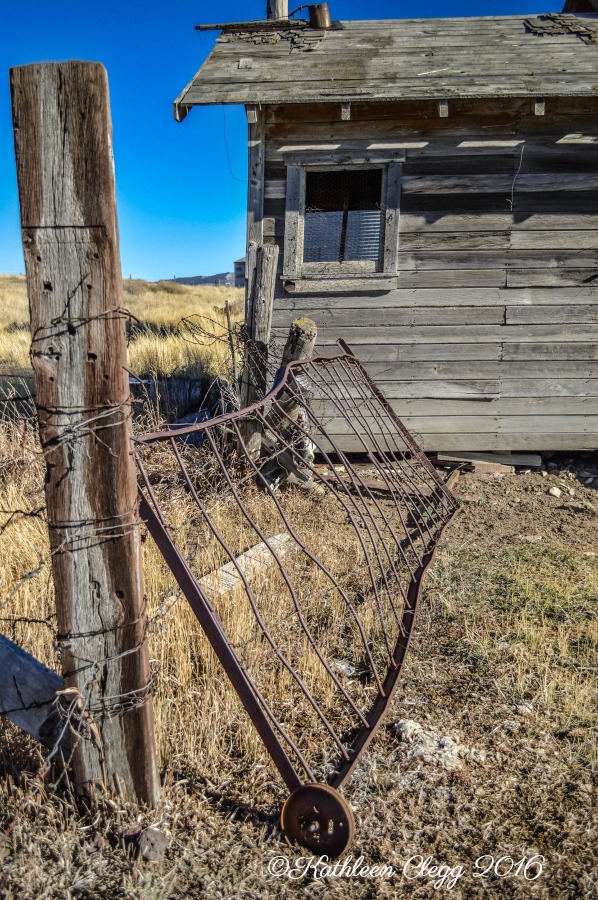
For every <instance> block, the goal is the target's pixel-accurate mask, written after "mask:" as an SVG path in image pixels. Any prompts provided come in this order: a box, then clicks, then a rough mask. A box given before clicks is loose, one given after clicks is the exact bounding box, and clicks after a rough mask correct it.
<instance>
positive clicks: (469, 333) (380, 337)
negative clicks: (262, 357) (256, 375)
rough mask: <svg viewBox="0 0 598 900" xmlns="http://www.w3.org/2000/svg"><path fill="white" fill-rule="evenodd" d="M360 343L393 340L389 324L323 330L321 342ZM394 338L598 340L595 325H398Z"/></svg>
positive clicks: (423, 340) (438, 340)
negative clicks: (341, 338)
mask: <svg viewBox="0 0 598 900" xmlns="http://www.w3.org/2000/svg"><path fill="white" fill-rule="evenodd" d="M339 336H340V337H344V338H345V340H346V341H347V343H349V344H356V345H367V344H375V345H378V346H379V345H381V344H384V343H385V342H388V340H389V333H388V328H387V327H368V326H361V327H351V326H345V327H344V328H343V333H342V335H339V334H338V329H337V328H336V326H334V325H322V326H321V327H320V329H319V343H320V344H321V345H325V344H334V343H336V340H337V338H338V337H339ZM393 340H395V341H397V342H402V343H404V344H409V343H413V344H417V343H420V344H430V345H433V344H452V343H455V344H465V343H467V344H485V343H488V344H494V343H497V342H499V343H503V344H505V345H506V344H511V343H513V344H521V343H542V344H543V343H545V342H550V341H566V342H567V343H575V342H580V343H587V342H588V341H592V340H594V341H596V340H598V327H597V326H595V325H558V324H557V325H414V326H398V327H397V328H396V329H395V330H393Z"/></svg>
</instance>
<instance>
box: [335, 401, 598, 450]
mask: <svg viewBox="0 0 598 900" xmlns="http://www.w3.org/2000/svg"><path fill="white" fill-rule="evenodd" d="M392 405H393V407H394V409H395V411H396V412H397V414H398V415H399V417H400V419H401V421H402V422H403V423H404V424H405V426H406V427H407V428H408V429H409V430H410V431H412V432H414V433H415V434H416V435H418V434H420V435H424V434H442V435H452V434H490V433H493V434H497V435H499V434H510V435H521V436H522V438H523V437H524V436H528V437H529V436H531V435H542V434H559V433H562V434H563V435H565V434H585V435H586V444H585V446H586V447H588V446H589V447H592V445H593V444H594V445H595V444H596V441H597V439H598V416H596V415H594V416H592V415H581V414H579V415H572V416H567V415H561V416H554V415H550V414H549V415H544V414H540V415H528V416H523V415H512V416H500V415H496V416H477V415H470V416H463V415H458V416H446V415H434V416H418V415H412V414H411V413H406V412H405V410H404V408H403V404H402V402H401V401H394V402H393V404H392ZM368 422H369V425H370V427H371V428H372V430H373V431H374V432H375V433H379V426H378V425H377V423H376V421H375V419H374V418H373V417H372V416H370V418H369V419H368ZM354 424H355V426H356V427H358V428H359V420H358V419H357V418H355V420H354ZM326 430H327V431H328V433H329V434H338V435H341V434H349V433H351V426H350V425H348V424H347V423H346V422H345V421H344V420H341V419H340V418H339V419H336V420H334V419H332V418H331V417H329V422H328V424H327V426H326ZM473 446H474V445H473V443H472V444H471V445H470V447H469V448H468V449H470V450H472V449H473ZM516 446H517V445H516V444H513V445H512V447H507V448H506V449H508V450H509V449H515V447H516ZM519 446H520V448H521V449H523V445H519ZM527 446H528V447H529V446H530V445H529V444H528V445H527ZM440 447H441V445H440V444H439V445H437V447H435V448H434V449H440ZM464 449H466V448H464ZM476 449H477V450H479V449H480V447H476ZM536 449H547V450H548V449H551V448H550V447H549V446H548V445H547V444H544V443H539V444H538V443H537V444H536Z"/></svg>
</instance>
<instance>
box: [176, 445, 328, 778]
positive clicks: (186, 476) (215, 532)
mask: <svg viewBox="0 0 598 900" xmlns="http://www.w3.org/2000/svg"><path fill="white" fill-rule="evenodd" d="M206 434H207V435H209V429H208V431H206ZM171 442H172V449H173V452H174V455H175V458H176V460H177V463H178V465H179V468H180V470H181V473H182V475H183V478H184V479H185V483H186V485H187V487H188V489H189V491H190V493H191V496H192V497H193V499H194V500H195V503H196V504H197V506H198V508H199V510H200V512H201V514H202V515H203V517H204V519H205V521H206V524H207V525H208V528H209V529H210V531H211V532H212V534H213V535H214V537H215V538H216V540H217V541H218V543H219V544H220V546H221V547H222V549H223V550H224V551H225V553H227V555H228V556H229V557H230V560H231V562H232V563H233V565H234V567H235V569H236V570H237V572H238V575H239V578H240V579H241V581H242V582H243V586H244V588H245V592H246V594H247V598H248V600H249V603H250V605H251V608H252V611H253V613H254V615H255V618H256V620H257V622H258V624H259V626H260V628H261V629H262V633H263V634H264V636H265V637H266V640H267V641H268V643H269V644H270V646H271V648H272V650H273V651H274V653H275V655H276V656H277V658H278V659H279V660H280V662H282V664H283V665H284V666H285V668H287V670H288V671H289V674H291V676H292V677H293V678H295V680H298V678H299V676H297V675H296V673H295V671H294V669H293V668H292V666H290V664H288V663H287V662H286V660H285V659H284V657H283V655H282V654H281V653H280V652H279V650H278V648H277V647H276V644H275V642H274V640H273V639H272V638H271V635H270V633H269V631H268V629H267V627H266V626H265V624H264V623H263V621H262V619H261V616H260V614H259V610H258V609H257V605H256V603H255V598H254V597H253V593H252V591H251V588H250V586H249V582H248V581H247V578H246V577H245V573H244V572H243V569H242V568H241V566H240V565H239V563H238V562H237V560H236V557H235V555H234V553H233V552H232V550H231V549H230V547H229V546H228V544H227V543H226V542H225V541H224V539H223V538H222V536H221V534H220V532H219V531H218V529H217V528H216V526H215V525H214V524H213V522H212V520H211V518H210V515H209V513H208V511H207V510H206V508H205V506H204V504H203V503H202V501H201V499H200V497H199V494H198V493H197V491H196V489H195V487H194V485H193V482H192V481H191V479H190V477H189V473H188V471H187V468H186V466H185V464H184V462H183V459H182V457H181V455H180V452H179V449H178V447H177V446H176V442H175V438H172V439H171ZM216 452H217V451H216ZM268 549H269V550H270V552H271V553H272V555H273V556H276V554H275V553H274V551H273V550H272V549H271V548H270V547H268ZM177 552H178V551H177ZM276 558H277V557H276ZM193 577H194V576H193ZM194 580H195V578H194ZM199 590H200V591H201V588H199ZM201 593H202V594H204V592H203V591H201ZM204 596H205V595H204ZM206 602H207V604H208V605H209V606H210V608H213V607H212V604H211V603H210V602H209V600H207V598H206ZM214 615H215V616H217V613H216V612H214ZM217 618H218V622H219V623H220V618H219V617H218V616H217ZM220 629H221V631H222V633H223V634H224V635H225V632H224V626H223V625H222V624H221V623H220ZM225 639H226V640H227V642H228V638H226V635H225ZM235 656H236V654H235ZM240 664H241V665H242V663H240ZM243 668H244V669H245V667H243ZM247 677H248V678H249V680H250V682H251V685H252V687H253V689H254V691H255V693H256V694H259V696H260V697H261V692H260V691H259V689H258V688H257V686H256V685H255V683H254V681H253V679H252V678H251V676H250V675H249V674H247ZM298 683H299V686H300V687H301V682H300V681H299V682H298ZM302 690H303V692H304V693H305V691H306V689H303V688H302ZM306 696H307V698H308V699H309V696H308V695H307V694H306ZM320 718H322V716H320ZM274 721H275V722H277V723H278V720H277V719H276V718H275V717H274ZM278 726H279V728H280V731H281V733H282V734H284V735H285V739H286V740H287V741H288V743H289V746H292V748H293V750H294V752H295V753H297V754H298V758H299V760H300V762H301V764H302V765H303V767H304V768H305V766H306V765H307V764H306V763H305V761H304V759H303V756H302V754H301V751H300V750H299V749H298V748H297V747H296V745H295V743H294V742H293V741H292V740H291V738H289V737H288V736H287V735H286V732H284V730H283V728H282V725H280V723H278ZM333 736H334V735H333ZM307 768H308V769H309V766H307Z"/></svg>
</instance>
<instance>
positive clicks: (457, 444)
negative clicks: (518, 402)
mask: <svg viewBox="0 0 598 900" xmlns="http://www.w3.org/2000/svg"><path fill="white" fill-rule="evenodd" d="M546 428H547V430H546V431H544V432H539V433H537V434H536V433H534V434H525V433H522V432H521V431H517V432H513V433H509V432H505V433H504V434H503V433H501V434H497V433H496V432H495V431H478V432H465V433H460V432H459V431H456V430H455V431H451V432H450V433H442V432H441V433H438V434H436V433H434V432H426V433H421V432H420V433H418V434H416V435H415V436H416V438H417V441H418V443H419V444H420V445H421V446H422V447H423V448H424V449H425V450H427V451H428V452H434V451H438V450H444V451H451V450H454V451H468V450H478V451H483V450H486V451H490V452H492V451H498V450H503V451H504V450H515V451H524V450H535V451H538V452H539V451H543V450H569V451H571V450H592V449H593V448H594V447H595V446H596V442H597V439H598V435H592V434H589V435H588V434H584V433H583V432H582V433H574V432H571V433H567V434H563V433H560V432H558V431H557V432H555V431H549V430H548V429H549V428H550V422H547V423H546ZM331 434H332V432H331ZM334 437H335V438H337V439H339V440H341V441H342V447H343V449H344V450H345V452H347V453H360V452H361V453H363V445H362V443H361V442H360V441H358V440H357V439H356V438H355V437H353V436H352V435H346V434H344V435H342V436H340V435H334ZM323 449H324V450H327V451H330V450H332V446H331V445H329V446H323Z"/></svg>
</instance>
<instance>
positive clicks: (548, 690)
mask: <svg viewBox="0 0 598 900" xmlns="http://www.w3.org/2000/svg"><path fill="white" fill-rule="evenodd" d="M551 489H552V493H550V491H551ZM555 489H557V490H555ZM455 492H456V494H457V495H458V497H459V499H460V500H461V501H462V510H461V512H460V514H459V515H458V516H457V517H456V519H455V520H454V521H453V523H452V524H451V525H450V526H449V529H448V530H447V532H446V534H445V537H444V539H443V542H442V545H441V547H440V549H439V552H438V554H437V557H436V560H435V563H434V565H433V567H432V569H431V571H430V573H429V576H428V578H427V581H426V589H425V592H424V595H423V600H422V605H421V609H420V613H419V619H418V624H417V628H416V637H415V640H414V642H413V644H412V646H411V650H410V652H409V655H408V660H407V664H406V667H405V670H404V674H403V676H402V680H401V682H400V684H399V688H398V691H397V694H396V698H395V700H394V704H393V708H392V711H391V714H390V715H389V717H388V718H387V720H386V724H385V725H384V726H383V728H382V729H381V731H380V733H379V735H378V737H377V739H376V740H375V742H374V743H373V745H372V746H371V748H370V750H369V752H367V753H366V754H365V756H364V757H363V759H362V761H361V763H360V765H359V767H358V769H357V771H356V773H355V775H354V776H353V778H352V779H351V781H350V783H349V785H348V787H347V789H346V791H345V796H346V798H347V800H348V801H349V803H350V804H351V806H352V807H353V810H354V812H355V817H356V821H357V833H356V838H355V841H354V843H353V845H352V847H351V848H350V850H349V851H348V852H347V854H345V856H344V857H342V858H341V862H344V863H345V869H344V872H343V873H340V874H339V873H338V872H337V874H336V875H334V874H331V873H328V874H326V872H325V870H324V869H322V868H321V867H320V869H319V870H318V868H317V866H316V868H315V869H314V868H313V867H312V868H306V866H307V862H305V861H303V862H298V861H297V860H298V858H300V857H305V856H306V854H305V852H304V851H302V850H300V849H298V848H289V847H287V846H286V845H285V844H284V842H283V841H282V839H281V837H280V832H279V830H278V827H277V810H278V809H279V807H280V804H281V802H282V801H283V800H284V796H285V792H284V789H283V786H282V784H281V782H280V778H279V777H278V776H277V774H276V773H275V771H274V770H273V769H272V768H271V767H270V766H268V765H266V760H264V763H265V765H264V767H263V769H261V768H255V769H253V770H252V771H249V772H248V771H246V768H244V764H243V760H242V759H235V758H229V759H227V760H224V761H223V763H222V767H221V770H220V771H218V772H214V771H212V770H210V771H203V770H202V765H201V760H198V761H197V763H196V768H195V770H194V771H193V772H169V773H167V774H166V776H165V777H166V782H165V788H164V791H163V799H162V801H161V805H160V807H159V809H158V810H156V811H154V812H152V813H147V812H143V811H141V812H140V811H138V810H133V809H131V808H128V807H126V806H123V807H122V808H120V809H119V808H117V809H114V810H106V809H104V810H100V811H96V812H94V813H93V814H90V815H89V816H87V817H84V818H83V819H80V818H76V817H75V816H74V815H73V811H72V805H71V800H70V798H69V795H68V793H64V792H63V793H60V792H58V793H54V792H52V791H50V790H49V791H47V792H46V790H45V789H44V790H43V791H41V792H40V791H34V792H33V795H32V797H31V799H30V800H29V801H27V798H26V789H27V786H28V785H30V781H29V782H28V781H27V777H26V776H23V775H22V774H21V775H20V777H17V775H16V774H14V775H13V776H12V780H11V777H10V776H8V779H7V782H6V785H5V791H4V792H3V793H1V794H0V802H2V803H4V804H5V808H4V810H1V809H0V826H1V827H2V830H4V829H5V828H6V827H7V825H8V824H10V825H11V826H12V828H11V831H10V834H9V835H8V836H7V838H6V840H5V841H4V844H3V845H0V897H2V898H29V897H31V898H38V897H47V898H54V897H56V898H58V897H60V898H64V897H77V898H79V897H127V898H129V897H134V898H155V900H158V898H182V897H192V898H196V897H197V898H200V897H209V898H223V900H224V898H226V900H232V898H248V900H249V898H255V900H258V898H270V897H272V898H274V897H281V898H286V897H295V896H305V897H324V896H326V897H328V896H330V897H339V898H370V897H399V896H400V897H413V898H432V897H437V896H442V895H444V894H447V895H448V896H451V897H459V898H461V897H462V898H478V897H479V898H481V897H493V898H494V897H496V898H519V897H533V898H549V900H553V898H556V900H561V898H563V900H565V898H567V900H568V898H590V897H598V868H597V865H598V853H597V849H596V848H597V847H598V819H597V813H596V799H597V796H598V795H597V791H596V780H595V775H596V760H597V752H596V741H597V737H598V736H597V729H596V718H595V709H596V691H595V675H596V669H597V656H596V648H597V644H596V604H597V600H598V562H597V553H598V459H596V457H595V456H591V455H587V456H585V457H577V458H575V459H572V460H569V459H568V458H566V457H564V456H563V455H554V456H552V457H546V458H545V459H544V469H543V470H542V471H540V470H536V471H529V472H521V471H519V472H516V473H513V474H504V473H502V472H501V473H490V474H489V473H476V472H469V473H468V472H463V473H462V474H461V475H460V477H459V479H458V481H457V483H456V485H455ZM558 492H560V494H558ZM557 494H558V496H557ZM198 715H201V709H200V708H198ZM19 741H21V742H22V738H21V737H20V736H19V735H18V734H17V733H16V731H15V732H11V731H9V732H7V733H6V734H5V735H4V737H3V738H2V739H1V740H0V757H2V758H3V759H4V760H5V759H6V757H7V756H8V755H10V754H12V758H13V760H14V759H15V752H16V751H15V746H16V744H17V743H18V742H19ZM11 742H14V744H11ZM19 752H20V754H21V756H22V758H23V760H24V763H26V762H28V764H29V766H30V767H31V768H32V769H33V767H34V759H35V757H34V752H33V750H32V749H26V748H25V749H21V750H20V751H19ZM0 762H2V759H0ZM24 798H25V801H24ZM19 804H20V811H19V814H18V815H17V816H16V818H14V819H13V815H14V813H15V811H16V810H17V807H18V806H19ZM137 820H139V821H140V822H141V824H143V825H144V826H149V825H152V826H156V827H158V828H159V829H160V830H161V831H162V832H163V833H164V834H166V835H167V837H168V839H169V841H170V845H169V847H168V849H167V850H166V853H165V855H164V857H163V858H162V859H160V860H157V861H153V862H152V861H144V860H143V859H137V860H131V859H130V858H129V857H128V856H127V854H126V853H125V852H124V850H123V842H122V837H123V834H124V832H125V831H126V829H127V828H130V826H131V825H133V824H135V822H136V821H137ZM349 856H351V857H352V859H351V860H349ZM361 858H362V859H361ZM360 859H361V861H360V862H358V863H357V870H360V869H363V867H364V866H368V867H372V866H387V867H388V866H390V867H392V868H393V870H394V872H393V873H392V874H390V873H389V872H388V871H387V872H384V873H382V874H380V873H379V872H373V873H372V872H369V873H367V874H366V873H365V871H364V872H363V873H362V874H361V875H359V874H358V871H357V872H356V868H355V863H356V860H360ZM522 860H523V862H521V861H522ZM308 862H309V861H308ZM313 862H315V861H313ZM351 873H353V874H351ZM370 876H371V877H370Z"/></svg>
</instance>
